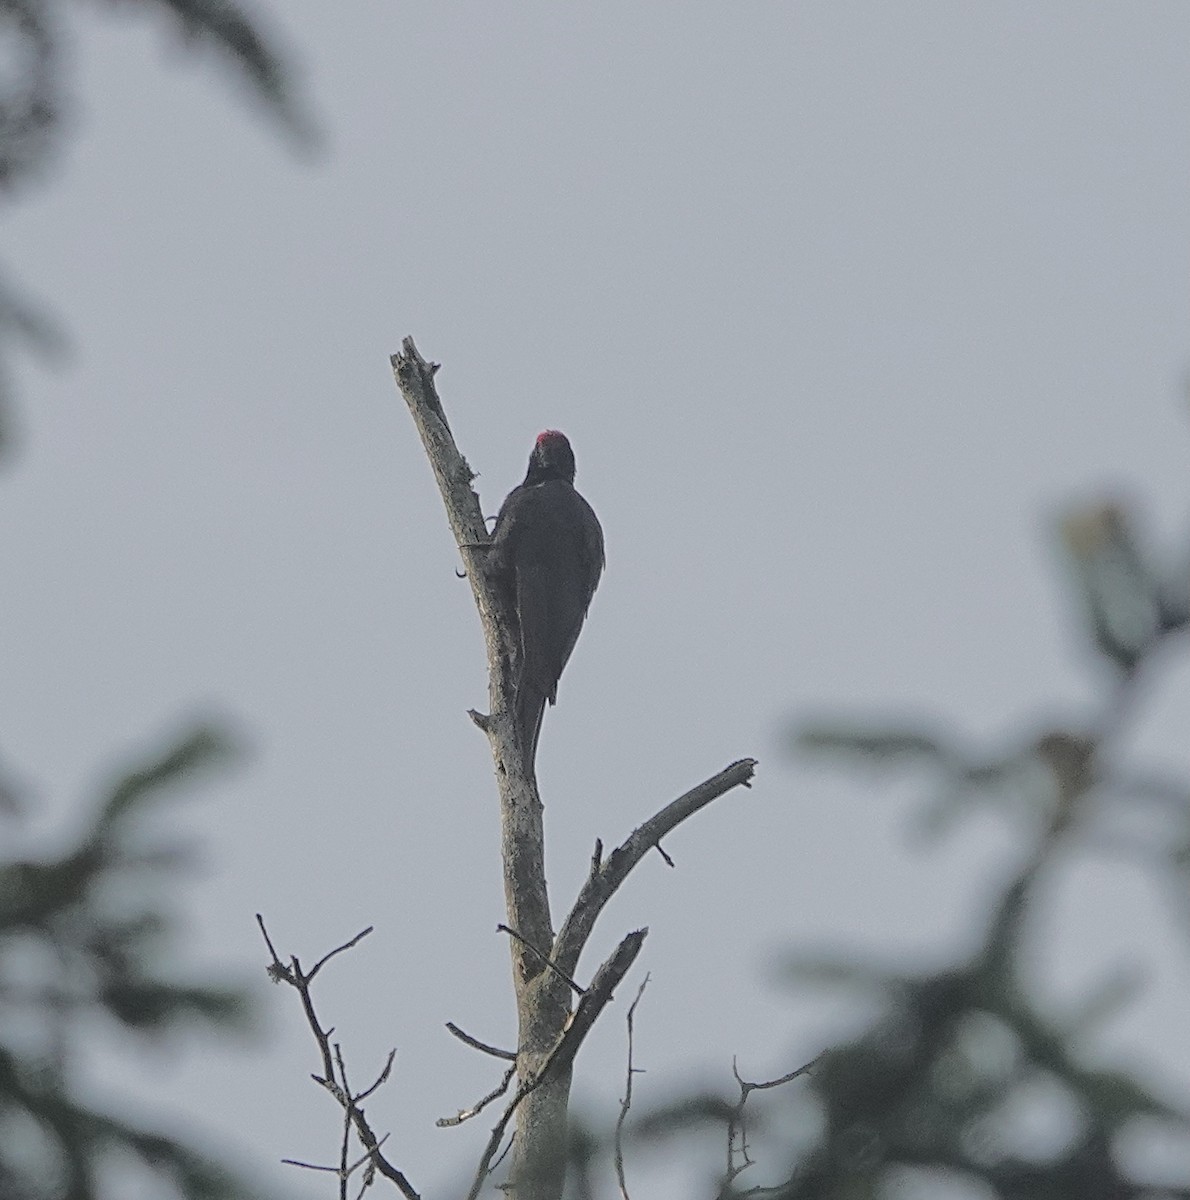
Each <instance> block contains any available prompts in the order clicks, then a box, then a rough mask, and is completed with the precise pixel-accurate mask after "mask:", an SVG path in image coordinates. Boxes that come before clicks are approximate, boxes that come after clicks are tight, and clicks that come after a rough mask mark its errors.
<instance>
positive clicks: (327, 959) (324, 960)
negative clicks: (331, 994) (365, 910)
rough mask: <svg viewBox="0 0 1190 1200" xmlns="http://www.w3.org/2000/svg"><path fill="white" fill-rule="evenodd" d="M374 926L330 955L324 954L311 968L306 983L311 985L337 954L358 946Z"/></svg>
mask: <svg viewBox="0 0 1190 1200" xmlns="http://www.w3.org/2000/svg"><path fill="white" fill-rule="evenodd" d="M372 929H373V926H371V925H369V926H368V928H367V929H361V930H360V932H359V933H357V934H356V935H355V937H353V938H352V939H351V941H349V942H344V943H343V945H341V946H336V947H335V948H334V949H333V950H331V951H330V952H329V953H327V954H324V955H323V956H322V957H321V958H320V959H319V960H318V961H317V962H316V963H315V964H314V965H313V966H312V967H311V968H310V973H309V975H307V976H306V982H307V983H309V982H310V981H311V980H312V979H313V978H314V976H315V975H317V974H318V972H319V971H321V970H322V968H323V967H324V966H325V965H326V964H327V963H328V962H330V960H331V959H332V958H334V957H335V955H336V954H342V953H343V951H344V950H350V949H351V948H352V947H353V946H358V945H359V944H360V942H362V941H363V940H364V938H366V937H367V936H368V934H370V933H371V932H372Z"/></svg>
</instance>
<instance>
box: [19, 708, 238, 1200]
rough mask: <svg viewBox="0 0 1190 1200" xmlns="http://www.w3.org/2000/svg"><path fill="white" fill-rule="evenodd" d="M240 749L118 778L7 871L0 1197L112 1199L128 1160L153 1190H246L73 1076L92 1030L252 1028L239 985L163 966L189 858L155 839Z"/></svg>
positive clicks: (223, 740)
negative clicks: (85, 812) (80, 822)
mask: <svg viewBox="0 0 1190 1200" xmlns="http://www.w3.org/2000/svg"><path fill="white" fill-rule="evenodd" d="M232 749H233V747H232V743H231V741H230V739H229V738H228V737H227V735H226V734H225V733H223V732H221V731H220V730H218V729H215V728H213V727H211V726H199V727H197V728H195V729H194V730H192V731H191V732H190V733H188V734H187V735H186V736H184V737H182V738H180V739H179V740H177V741H176V742H175V743H174V744H173V745H171V746H170V747H169V748H168V749H166V750H165V751H164V752H162V753H160V754H158V755H156V756H154V757H152V758H150V759H149V760H147V761H146V762H144V763H143V764H141V765H140V766H138V767H135V768H134V769H132V770H130V771H127V772H126V773H124V774H122V775H121V776H119V777H118V778H117V779H116V781H115V782H114V783H113V784H112V786H111V787H110V788H109V789H107V791H106V792H105V793H104V794H103V795H102V796H101V797H100V799H99V802H98V803H97V804H96V805H95V806H94V808H93V811H92V815H91V816H90V818H89V820H88V821H87V823H86V826H85V827H84V829H83V830H82V832H81V833H80V834H79V835H78V836H77V837H76V838H75V839H74V841H73V844H72V845H70V846H69V847H68V848H67V849H66V850H65V851H62V852H60V853H57V854H54V855H49V856H37V857H35V856H28V857H25V858H22V859H11V860H9V861H7V862H5V863H3V864H2V865H0V1196H3V1197H6V1198H7V1197H10V1196H11V1197H18V1196H19V1197H22V1198H23V1200H43V1198H44V1200H56V1198H58V1197H63V1196H69V1197H71V1200H91V1198H92V1197H94V1198H96V1200H99V1198H101V1197H105V1196H111V1195H114V1194H115V1192H114V1191H113V1190H112V1176H111V1169H112V1166H113V1162H114V1161H115V1160H116V1159H117V1158H121V1157H122V1158H125V1159H126V1160H132V1161H136V1162H139V1163H140V1164H141V1166H142V1167H143V1169H144V1170H145V1171H146V1172H148V1173H149V1174H151V1175H152V1176H153V1177H154V1178H155V1179H156V1181H157V1187H158V1192H157V1194H159V1195H163V1196H168V1195H173V1196H179V1197H186V1198H188V1200H189V1198H193V1200H198V1198H200V1197H201V1198H202V1200H218V1198H221V1197H227V1198H228V1200H230V1198H231V1197H241V1198H242V1197H244V1196H247V1195H249V1194H251V1189H250V1188H249V1187H248V1185H247V1184H246V1183H245V1181H244V1180H243V1179H241V1178H237V1177H236V1176H235V1174H234V1173H233V1172H232V1171H230V1170H228V1169H227V1168H226V1167H225V1166H224V1165H223V1164H222V1163H221V1162H220V1161H218V1160H216V1159H214V1158H208V1157H207V1156H205V1155H204V1154H203V1153H202V1152H201V1151H200V1150H198V1149H196V1148H194V1147H192V1146H189V1145H187V1144H186V1142H185V1141H184V1140H182V1139H180V1138H175V1137H174V1136H172V1135H170V1134H168V1133H165V1132H162V1131H160V1130H157V1129H152V1128H146V1127H144V1126H142V1125H140V1124H138V1123H136V1122H134V1121H131V1120H124V1119H122V1118H120V1117H117V1116H115V1115H113V1114H112V1113H110V1112H106V1111H99V1110H97V1109H96V1108H94V1107H92V1106H91V1105H89V1104H88V1103H86V1102H85V1101H84V1100H83V1099H82V1098H81V1096H80V1094H79V1089H78V1084H77V1080H76V1073H77V1072H76V1065H77V1058H78V1050H79V1047H80V1045H81V1042H82V1041H83V1039H85V1038H86V1037H87V1036H88V1035H89V1034H90V1033H91V1031H92V1030H93V1029H94V1027H95V1023H96V1021H100V1022H102V1021H104V1020H106V1021H109V1022H112V1023H114V1024H115V1025H116V1026H118V1027H119V1028H121V1029H123V1030H124V1031H125V1032H126V1033H128V1034H130V1035H131V1036H133V1037H134V1038H137V1039H160V1038H162V1037H165V1036H168V1035H172V1034H174V1033H176V1032H177V1031H179V1030H180V1029H182V1028H184V1027H186V1026H190V1025H194V1024H195V1023H198V1024H200V1025H203V1026H206V1027H208V1028H214V1029H219V1030H225V1029H228V1028H230V1027H233V1026H242V1025H243V1024H244V1023H245V1022H246V1020H247V1017H248V1009H247V1002H246V997H245V995H244V993H243V991H242V990H241V989H240V988H238V987H234V986H230V985H228V984H227V983H221V982H213V981H211V980H208V979H193V978H186V977H185V976H182V975H180V974H177V973H175V972H171V971H166V970H163V969H162V967H161V964H162V962H163V961H166V960H167V959H168V958H169V957H170V956H171V954H172V953H173V952H174V950H175V947H176V942H177V935H178V929H177V927H176V924H175V922H174V920H173V919H172V918H171V917H170V916H169V915H168V909H167V907H166V904H165V896H166V895H168V892H169V889H170V885H171V883H172V881H173V880H174V879H175V878H176V876H177V872H178V870H179V869H181V868H184V867H185V866H187V865H188V863H189V861H190V855H189V854H188V853H187V852H186V851H185V850H184V849H183V848H182V847H180V846H178V845H177V844H174V843H170V842H162V841H160V840H155V839H153V838H151V837H149V836H148V830H149V829H150V828H151V826H152V825H153V824H154V823H155V820H156V818H157V815H158V813H159V812H160V811H161V810H162V809H163V808H164V807H165V806H166V805H167V804H168V803H169V802H170V800H171V799H173V798H175V797H176V796H177V795H179V794H180V793H181V792H182V791H183V790H184V788H183V786H182V785H188V784H190V783H191V782H192V781H193V779H194V777H195V776H196V774H198V773H199V772H203V771H207V770H210V769H212V768H214V767H215V766H217V765H219V764H221V763H223V762H225V761H227V759H228V758H229V757H230V755H231V752H232ZM5 819H6V820H7V821H8V822H9V823H11V822H13V821H15V820H16V819H17V818H16V817H15V816H14V815H12V814H9V815H8V816H7V817H6V818H5Z"/></svg>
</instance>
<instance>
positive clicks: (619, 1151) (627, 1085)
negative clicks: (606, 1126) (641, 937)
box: [614, 975, 649, 1200]
mask: <svg viewBox="0 0 1190 1200" xmlns="http://www.w3.org/2000/svg"><path fill="white" fill-rule="evenodd" d="M648 986H649V976H648V975H646V976H645V977H644V979H643V980H642V981H641V985H640V987H638V988H637V989H636V999H635V1000H633V1002H632V1003H631V1004H630V1005H629V1006H628V1071H627V1077H626V1079H625V1082H624V1099H623V1102H622V1103H621V1104H620V1115H619V1116H618V1117H617V1118H616V1133H615V1138H614V1145H615V1157H616V1180H617V1182H618V1183H619V1185H620V1195H621V1196H622V1197H623V1200H631V1197H630V1196H629V1195H628V1184H627V1182H626V1181H625V1179H624V1122H625V1121H626V1120H627V1119H628V1110H629V1109H630V1108H631V1107H632V1076H633V1075H634V1074H635V1073H636V1068H635V1067H634V1066H633V1065H632V1021H633V1018H634V1017H635V1016H636V1006H637V1005H638V1004H639V1003H640V998H641V997H642V996H643V995H644V994H645V988H647V987H648Z"/></svg>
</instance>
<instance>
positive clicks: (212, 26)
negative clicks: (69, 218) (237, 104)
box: [0, 0, 315, 450]
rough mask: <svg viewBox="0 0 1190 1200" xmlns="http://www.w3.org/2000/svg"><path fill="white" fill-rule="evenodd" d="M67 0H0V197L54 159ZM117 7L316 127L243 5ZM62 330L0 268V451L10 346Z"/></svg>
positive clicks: (189, 0) (267, 104)
mask: <svg viewBox="0 0 1190 1200" xmlns="http://www.w3.org/2000/svg"><path fill="white" fill-rule="evenodd" d="M76 7H77V6H76V4H75V3H74V2H72V0H0V63H2V64H3V66H2V67H0V197H3V198H11V197H13V196H14V195H15V194H16V193H17V191H18V190H19V188H20V186H21V185H22V184H25V183H27V182H29V181H31V180H32V179H35V178H37V177H38V176H39V175H40V174H43V173H44V170H45V168H46V167H47V165H48V164H49V163H50V161H51V160H52V158H53V154H54V150H55V148H56V144H57V142H58V140H59V139H60V137H61V135H62V132H63V129H64V128H65V127H66V126H67V125H68V122H67V121H66V120H65V119H64V118H65V116H66V115H67V113H68V111H69V108H70V80H69V78H68V77H67V72H66V64H67V63H69V54H68V53H67V51H68V50H69V46H70V37H71V28H70V26H71V18H72V14H73V13H74V11H75V10H76ZM101 7H106V8H108V9H111V10H113V11H115V10H135V9H143V10H156V11H158V12H160V13H162V14H163V15H164V16H165V17H166V19H167V20H168V21H169V22H170V23H171V24H172V25H173V27H174V29H175V31H176V34H177V36H178V38H179V39H180V40H181V41H182V42H183V43H185V44H188V45H194V46H196V47H199V48H202V49H209V50H211V51H212V52H214V53H215V54H216V55H218V56H220V57H222V58H223V59H224V60H225V61H226V62H227V63H228V64H229V65H230V67H231V68H232V70H233V72H234V73H235V74H236V75H237V76H238V77H239V78H240V79H242V80H243V81H244V82H246V83H247V84H248V86H249V87H250V89H251V90H252V92H253V94H254V95H255V96H256V97H257V98H258V99H259V100H260V101H261V103H262V105H263V106H264V108H265V109H266V110H267V111H268V112H269V113H271V114H272V116H273V117H274V118H275V119H276V121H277V122H278V124H279V126H280V128H281V129H283V130H284V131H285V132H286V133H287V134H289V135H290V136H291V137H292V138H293V139H295V140H296V141H297V142H298V143H299V144H301V145H306V146H308V145H310V144H312V143H313V141H314V140H315V134H314V127H313V124H312V122H311V120H310V118H309V115H308V114H307V112H306V110H305V108H304V105H303V104H302V102H301V100H300V98H299V95H298V89H297V87H296V84H295V81H294V78H293V69H292V67H291V66H289V65H287V64H286V63H285V62H284V61H283V59H282V56H281V54H280V52H279V51H278V50H277V49H276V48H275V46H274V45H273V38H272V37H270V36H267V35H266V34H265V33H264V32H263V31H262V29H261V18H260V14H259V12H257V11H254V10H253V9H252V8H251V7H250V6H249V5H248V4H237V3H234V2H233V0H105V2H104V3H102V4H101ZM64 341H65V339H64V337H63V335H62V333H61V331H60V330H59V329H58V328H57V326H56V325H55V324H54V322H53V321H52V320H51V319H50V318H48V317H47V316H46V315H45V314H44V313H43V312H42V311H41V309H40V306H39V305H37V304H35V303H34V302H32V301H30V300H29V299H28V298H27V297H26V296H24V295H23V294H22V293H21V291H20V289H19V288H18V287H17V286H16V284H15V283H14V282H13V281H12V280H11V279H10V278H8V277H7V275H0V450H3V449H4V448H5V447H6V446H7V445H8V444H9V443H10V442H11V438H12V426H11V418H10V417H9V416H8V413H7V408H8V404H9V401H10V399H11V393H12V384H11V375H10V371H9V369H8V363H9V361H10V357H11V355H12V352H13V350H14V349H15V348H16V347H22V348H25V349H32V350H34V351H37V352H39V353H40V354H41V355H42V356H43V357H47V358H53V357H54V356H55V355H57V354H60V352H61V350H62V348H63V345H64Z"/></svg>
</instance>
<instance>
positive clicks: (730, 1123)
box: [724, 1052, 825, 1184]
mask: <svg viewBox="0 0 1190 1200" xmlns="http://www.w3.org/2000/svg"><path fill="white" fill-rule="evenodd" d="M824 1053H825V1052H824ZM823 1057H824V1054H819V1055H818V1057H817V1058H813V1059H811V1060H810V1061H809V1062H808V1063H804V1064H803V1065H802V1066H800V1067H795V1068H794V1069H793V1070H792V1071H790V1072H789V1073H788V1074H786V1075H782V1076H781V1077H780V1078H779V1079H766V1080H764V1081H763V1082H762V1083H751V1082H749V1081H748V1080H746V1079H744V1078H742V1077H741V1075H740V1072H739V1069H738V1068H737V1066H736V1060H735V1059H734V1058H733V1059H732V1060H731V1073H732V1075H734V1076H735V1081H736V1083H738V1084H739V1085H740V1098H739V1100H738V1101H737V1103H736V1105H735V1107H734V1108H733V1109H732V1110H731V1115H730V1116H729V1117H728V1119H727V1174H726V1175H725V1176H724V1183H725V1184H729V1183H731V1182H732V1181H733V1180H734V1179H735V1178H736V1176H738V1175H740V1174H742V1173H743V1172H744V1171H746V1170H747V1169H748V1168H749V1167H750V1166H752V1159H751V1158H750V1157H749V1155H748V1127H747V1126H746V1125H745V1123H744V1106H745V1105H746V1104H747V1103H748V1097H749V1096H750V1095H751V1094H752V1093H753V1092H763V1091H767V1090H768V1089H769V1088H778V1087H782V1086H784V1085H785V1084H787V1083H792V1082H793V1081H794V1080H795V1079H797V1078H799V1077H800V1076H802V1075H808V1074H809V1073H810V1072H811V1071H813V1070H814V1068H815V1067H816V1066H817V1065H818V1064H819V1063H820V1062H821V1061H822V1059H823ZM737 1157H738V1159H739V1162H738V1165H737V1162H736V1160H737Z"/></svg>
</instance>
